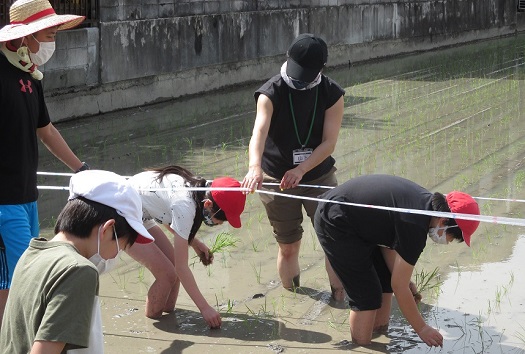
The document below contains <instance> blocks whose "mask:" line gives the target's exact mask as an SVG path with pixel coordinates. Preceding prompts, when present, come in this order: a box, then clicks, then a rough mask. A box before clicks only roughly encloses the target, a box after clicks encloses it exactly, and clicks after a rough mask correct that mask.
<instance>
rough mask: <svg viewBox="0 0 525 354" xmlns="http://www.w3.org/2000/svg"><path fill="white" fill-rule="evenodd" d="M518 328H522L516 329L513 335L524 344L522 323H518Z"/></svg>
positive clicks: (524, 332) (524, 331)
mask: <svg viewBox="0 0 525 354" xmlns="http://www.w3.org/2000/svg"><path fill="white" fill-rule="evenodd" d="M520 328H521V329H522V331H516V334H515V335H514V337H516V338H517V339H518V340H519V341H520V342H522V343H523V344H525V328H524V327H523V326H522V325H520Z"/></svg>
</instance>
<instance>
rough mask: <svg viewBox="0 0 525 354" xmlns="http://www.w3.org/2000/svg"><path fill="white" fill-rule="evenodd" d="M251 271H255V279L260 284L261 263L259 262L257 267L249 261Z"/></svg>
mask: <svg viewBox="0 0 525 354" xmlns="http://www.w3.org/2000/svg"><path fill="white" fill-rule="evenodd" d="M250 264H251V266H252V268H253V271H254V272H255V279H257V284H261V263H259V269H257V267H256V266H255V264H254V263H250Z"/></svg>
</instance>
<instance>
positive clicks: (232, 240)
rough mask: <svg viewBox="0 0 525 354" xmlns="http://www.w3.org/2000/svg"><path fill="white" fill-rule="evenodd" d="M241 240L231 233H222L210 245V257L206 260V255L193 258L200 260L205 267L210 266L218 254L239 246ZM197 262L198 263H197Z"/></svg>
mask: <svg viewBox="0 0 525 354" xmlns="http://www.w3.org/2000/svg"><path fill="white" fill-rule="evenodd" d="M239 241H240V239H238V238H236V237H234V236H233V235H232V234H231V233H229V232H221V233H219V234H218V235H217V236H215V239H214V240H213V243H212V244H211V245H208V248H209V252H208V254H209V257H208V258H205V256H204V254H202V255H197V256H194V257H193V258H200V261H201V262H202V264H204V265H205V266H208V265H209V264H210V263H211V262H210V259H211V257H212V256H213V255H214V254H217V253H224V252H226V251H228V250H229V249H231V248H232V247H236V246H237V242H239ZM195 262H196V261H195ZM195 262H193V263H192V264H191V265H192V266H193V265H194V264H195Z"/></svg>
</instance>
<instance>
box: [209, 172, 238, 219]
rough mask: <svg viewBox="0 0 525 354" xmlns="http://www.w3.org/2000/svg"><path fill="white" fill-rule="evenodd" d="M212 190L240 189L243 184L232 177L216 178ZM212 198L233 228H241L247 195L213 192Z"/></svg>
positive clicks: (220, 191) (226, 191)
mask: <svg viewBox="0 0 525 354" xmlns="http://www.w3.org/2000/svg"><path fill="white" fill-rule="evenodd" d="M211 187H212V188H240V187H241V184H240V183H239V181H237V180H236V179H233V178H231V177H219V178H215V179H214V180H213V182H211ZM211 196H212V197H213V200H215V202H216V203H217V205H218V206H219V208H221V210H223V211H224V214H225V215H226V220H228V222H229V223H230V225H231V226H233V227H235V228H237V229H238V228H239V227H241V214H242V212H243V210H244V203H245V202H246V194H244V193H242V192H241V191H240V190H238V191H230V190H224V191H223V190H212V191H211Z"/></svg>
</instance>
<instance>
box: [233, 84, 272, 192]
mask: <svg viewBox="0 0 525 354" xmlns="http://www.w3.org/2000/svg"><path fill="white" fill-rule="evenodd" d="M272 115H273V104H272V101H271V100H270V98H269V97H268V96H266V95H264V94H260V95H259V97H258V98H257V113H256V115H255V123H254V125H253V132H252V137H251V138H250V145H249V148H248V158H249V162H248V173H247V174H246V176H245V177H244V179H243V180H242V183H241V188H248V189H250V190H252V191H254V190H255V189H256V188H257V189H258V188H260V187H261V185H262V180H263V171H262V168H261V161H262V154H263V152H264V144H265V142H266V138H267V137H268V131H269V130H270V123H271V121H272Z"/></svg>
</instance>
